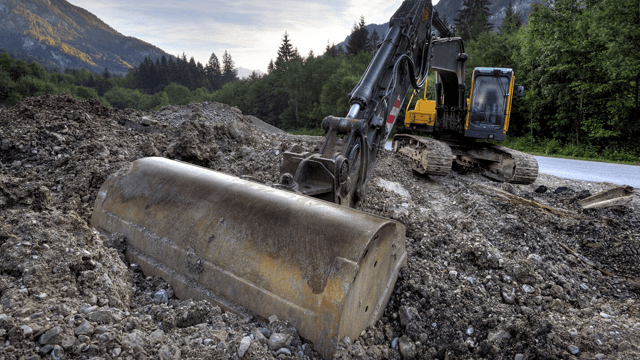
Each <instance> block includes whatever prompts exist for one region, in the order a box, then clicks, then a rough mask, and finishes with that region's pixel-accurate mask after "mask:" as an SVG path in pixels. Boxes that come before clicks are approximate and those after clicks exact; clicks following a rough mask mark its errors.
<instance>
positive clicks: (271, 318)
mask: <svg viewBox="0 0 640 360" xmlns="http://www.w3.org/2000/svg"><path fill="white" fill-rule="evenodd" d="M276 321H278V317H277V316H275V315H271V316H269V324H273V323H274V322H276Z"/></svg>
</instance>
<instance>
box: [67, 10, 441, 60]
mask: <svg viewBox="0 0 640 360" xmlns="http://www.w3.org/2000/svg"><path fill="white" fill-rule="evenodd" d="M68 1H69V2H70V3H71V4H73V5H76V6H79V7H81V8H83V9H86V10H88V11H89V12H91V13H93V14H94V15H96V16H97V17H99V18H100V19H101V20H102V21H104V22H105V23H107V24H108V25H109V26H111V27H112V28H114V29H115V30H116V31H118V32H119V33H121V34H123V35H125V36H133V37H135V38H138V39H140V40H143V41H145V42H147V43H150V44H152V45H155V46H157V47H159V48H160V49H162V50H164V51H165V52H167V53H169V54H172V55H179V54H180V55H181V54H182V53H183V52H184V53H185V54H186V55H187V58H191V57H192V56H193V57H194V58H195V60H196V61H199V62H201V63H202V64H203V65H205V64H206V63H207V61H208V60H209V57H210V56H211V53H215V54H216V56H217V57H218V59H219V60H220V61H222V55H223V54H224V52H225V50H226V51H228V52H229V53H230V54H231V57H232V59H233V61H234V62H235V65H236V67H243V68H247V69H250V70H261V71H263V72H266V70H267V66H268V65H269V61H270V60H271V59H274V60H275V58H276V56H277V51H278V47H279V46H280V44H281V43H282V38H283V36H284V33H285V32H287V33H288V35H289V39H290V40H291V43H292V44H293V46H295V47H297V48H298V51H299V52H300V54H301V55H303V56H307V55H308V54H309V51H311V50H313V52H314V53H315V54H316V55H320V54H322V53H324V50H325V48H326V46H327V41H329V42H331V43H335V44H338V43H340V42H342V41H343V40H344V38H345V37H346V36H348V35H349V34H350V33H351V28H352V27H353V25H354V23H355V22H357V21H358V20H359V18H360V16H364V19H365V22H366V23H367V24H371V23H374V24H383V23H386V22H388V21H389V18H391V15H393V13H394V12H395V10H396V9H397V8H398V7H399V6H400V4H401V3H402V1H401V0H340V1H336V0H266V1H247V0H212V1H204V0H189V1H187V0H110V1H104V0H68ZM437 2H438V1H437V0H435V1H433V4H434V5H435V4H436V3H437ZM380 35H381V36H383V34H380Z"/></svg>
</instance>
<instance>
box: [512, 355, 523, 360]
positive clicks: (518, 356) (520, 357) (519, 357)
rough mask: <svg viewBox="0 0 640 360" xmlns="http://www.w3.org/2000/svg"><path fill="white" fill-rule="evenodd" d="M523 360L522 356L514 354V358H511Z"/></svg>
mask: <svg viewBox="0 0 640 360" xmlns="http://www.w3.org/2000/svg"><path fill="white" fill-rule="evenodd" d="M523 359H524V355H523V354H516V356H515V357H514V358H513V360H523Z"/></svg>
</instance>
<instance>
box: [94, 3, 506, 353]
mask: <svg viewBox="0 0 640 360" xmlns="http://www.w3.org/2000/svg"><path fill="white" fill-rule="evenodd" d="M434 25H435V26H434ZM435 30H438V31H440V33H445V32H444V30H446V26H445V25H444V24H443V23H442V21H440V20H439V19H438V18H437V16H435V12H434V9H433V6H432V3H431V1H430V0H404V1H403V2H402V4H401V5H400V7H399V8H398V10H397V11H396V12H395V13H394V14H393V16H392V17H391V20H390V22H389V29H388V31H387V33H386V34H385V37H384V40H383V41H382V42H381V44H379V48H378V50H377V52H376V54H375V55H374V57H373V59H372V61H371V62H370V64H369V66H368V68H367V69H366V71H365V73H364V74H363V76H362V78H361V79H360V81H359V83H358V84H357V85H356V86H355V88H354V89H353V91H352V92H351V94H350V97H349V99H350V104H351V107H350V110H349V112H348V114H347V115H346V116H345V117H336V116H328V117H326V118H325V119H324V120H323V121H322V127H323V128H324V130H325V133H326V137H325V140H324V143H323V144H322V146H321V148H320V150H319V152H305V151H303V150H302V148H300V147H299V146H293V147H292V148H291V149H289V150H288V151H286V152H283V154H282V156H283V157H282V163H281V164H282V165H281V167H280V174H281V176H280V181H279V182H278V183H277V184H273V185H271V186H268V185H267V184H262V183H257V182H255V181H249V180H246V179H241V178H237V177H234V176H230V175H226V174H223V173H220V172H216V171H212V170H209V169H206V168H202V167H198V166H195V165H191V164H187V163H183V162H180V161H173V160H168V159H164V158H159V157H148V158H142V159H138V160H136V161H134V162H132V163H131V164H129V165H128V166H126V167H123V168H121V169H120V170H118V171H117V172H116V173H115V174H112V175H111V176H109V178H108V179H107V180H106V181H105V183H104V184H103V185H102V187H101V188H100V190H99V192H98V196H97V198H96V202H95V206H94V211H93V214H92V219H91V224H92V226H93V227H94V228H95V229H96V230H97V231H99V232H100V233H103V234H104V235H107V236H108V235H110V234H119V236H120V235H122V236H124V237H125V238H126V244H127V247H126V251H125V257H126V259H127V260H128V261H129V262H131V263H136V264H138V266H139V267H140V269H141V270H142V271H143V272H144V273H145V274H146V275H147V276H161V277H162V278H163V279H165V280H166V281H167V282H169V283H170V284H171V285H172V287H173V289H174V292H175V295H176V296H177V297H178V298H192V299H197V300H207V301H210V302H212V303H213V304H216V305H218V306H220V307H221V308H223V309H225V310H228V311H232V312H235V313H237V314H240V315H242V316H247V317H257V318H259V319H267V318H272V316H273V315H275V316H276V317H277V318H278V319H282V320H286V321H288V322H289V323H290V324H292V325H293V326H294V327H295V328H296V329H297V330H298V332H299V334H300V336H302V337H303V338H305V339H307V340H308V341H310V342H312V343H313V346H314V349H315V350H316V351H317V352H318V353H319V354H320V355H321V356H323V357H324V358H330V357H331V356H332V354H333V353H334V352H335V350H336V346H337V344H338V342H339V341H340V340H341V339H342V338H344V337H345V336H348V337H349V338H351V339H355V338H357V337H358V336H359V335H360V333H361V332H362V331H363V330H364V329H366V328H367V327H368V326H371V325H373V324H374V323H375V322H376V321H377V320H378V319H379V318H380V317H381V316H382V314H383V313H384V310H385V307H386V305H387V303H388V301H389V299H390V297H391V294H392V292H393V288H394V285H395V283H396V280H397V278H398V274H399V272H400V269H401V268H402V267H403V266H404V265H406V262H407V252H406V249H405V227H404V226H403V225H402V224H401V223H399V222H397V221H394V220H391V219H386V218H382V217H378V216H374V215H372V214H368V213H364V212H362V211H359V210H356V209H354V208H353V207H354V205H355V204H356V203H357V202H358V200H359V199H362V198H363V196H364V194H365V190H366V187H367V184H368V181H369V179H370V178H371V174H372V172H373V170H374V168H375V166H376V162H377V160H378V158H379V156H380V154H381V152H382V151H385V150H384V148H385V144H386V142H387V139H388V138H389V136H390V134H391V130H392V128H393V125H394V123H395V122H396V119H397V118H398V115H399V113H400V109H401V107H402V104H403V102H404V100H405V97H406V96H407V94H408V92H409V90H410V89H412V88H413V89H414V90H418V89H421V88H422V87H424V86H425V85H426V81H427V80H426V79H427V77H428V74H429V71H430V70H431V69H433V70H434V71H437V72H438V74H439V76H440V78H441V79H442V80H441V82H439V83H437V84H436V88H437V89H438V88H440V89H441V90H440V92H439V93H438V94H439V95H438V99H436V100H435V101H436V102H435V112H431V113H429V112H428V111H427V112H426V113H425V112H424V111H422V110H423V109H422V107H418V108H417V109H416V110H417V111H418V112H415V115H416V116H415V120H411V121H413V122H411V123H410V124H414V125H411V126H415V127H416V129H417V128H418V127H421V128H424V129H427V130H428V129H431V128H430V127H432V128H433V130H434V131H433V133H434V135H436V134H444V133H446V131H445V130H447V131H449V130H451V129H454V130H455V131H456V133H457V134H458V135H462V136H463V137H464V134H465V133H466V134H467V135H473V134H491V133H492V131H495V129H496V126H498V125H497V124H499V123H500V122H501V121H503V119H505V118H506V116H503V115H502V114H501V113H500V111H502V110H501V108H499V107H497V108H495V109H494V108H493V107H492V106H493V104H495V103H496V101H495V100H491V99H489V96H490V95H484V96H485V98H482V97H481V96H480V95H478V96H475V91H477V92H478V94H484V93H483V91H485V90H482V88H483V87H490V90H491V91H494V92H497V96H498V98H500V96H502V102H498V105H503V104H505V103H506V104H510V103H511V102H510V101H511V100H510V96H511V95H510V94H511V92H512V91H513V87H514V85H513V79H512V76H513V72H509V71H508V70H504V71H503V70H502V69H499V70H498V71H495V70H491V71H489V72H488V73H487V71H486V70H484V69H480V70H476V72H477V74H476V75H474V76H476V81H475V82H474V85H475V86H476V89H475V90H472V93H473V94H474V95H473V96H472V98H471V103H470V104H471V111H466V110H465V109H466V108H465V102H464V100H463V95H464V86H463V82H464V80H463V79H464V76H463V75H464V61H463V59H464V58H465V57H466V55H465V54H464V52H463V51H462V50H463V49H462V48H461V46H462V42H461V40H459V39H457V38H438V37H436V36H435ZM456 46H458V47H456ZM452 70H453V71H452ZM485 73H487V74H488V75H487V74H485ZM479 79H483V81H480V80H479ZM485 79H486V80H487V81H486V82H485V81H484V80H485ZM505 79H506V80H505ZM509 79H511V82H509V81H508V80H509ZM455 81H457V85H456V86H453V85H452V84H455ZM439 84H440V85H439ZM505 84H506V85H505ZM453 88H454V89H455V90H456V91H453V90H452V89H453ZM487 91H488V90H487ZM485 92H486V91H485ZM494 95H495V94H494ZM491 96H493V95H491ZM483 99H485V100H483ZM425 101H427V100H425ZM476 103H477V104H476ZM426 104H427V106H426V108H428V109H427V110H429V109H431V108H432V107H433V106H432V104H431V103H426ZM485 105H486V106H485ZM489 105H490V106H489ZM467 106H469V105H468V104H467ZM476 109H477V110H476ZM487 109H490V110H487ZM429 111H430V110H429ZM507 111H508V110H507ZM424 114H427V115H426V116H427V117H426V119H427V120H425V121H423V120H424ZM429 114H431V116H433V117H435V123H432V122H433V121H432V122H429V120H428V117H429V116H430V115H429ZM487 114H489V115H487ZM465 116H466V118H467V119H469V118H470V120H467V122H468V129H465V130H462V129H461V128H459V126H460V121H461V120H462V119H464V118H465ZM483 116H484V117H483ZM487 116H488V117H487ZM476 118H477V119H476ZM487 119H488V120H487ZM432 120H433V118H432ZM465 126H466V125H465ZM485 129H486V130H485ZM505 129H506V127H505ZM460 131H462V133H460ZM467 131H468V132H467ZM483 136H484V135H483ZM487 136H488V135H487ZM498 138H499V137H498ZM454 140H455V139H454ZM447 141H448V140H447ZM432 143H435V144H437V145H439V146H440V147H444V145H442V144H449V143H448V142H446V143H445V142H444V140H433V141H431V140H423V139H422V138H418V137H413V136H409V137H404V138H402V137H399V138H396V141H395V145H394V146H395V147H396V148H397V149H399V152H400V153H402V154H405V155H407V154H409V155H411V154H413V155H412V156H414V155H415V156H418V155H420V154H422V155H420V156H422V157H426V158H427V159H428V161H427V169H430V168H429V166H431V164H430V162H431V158H433V157H434V156H433V155H432V154H430V153H429V152H425V150H424V148H427V149H429V147H430V146H431V145H430V144H432ZM451 143H452V144H459V143H460V142H459V141H458V142H451ZM422 144H426V145H425V146H424V147H422V146H423V145H422ZM456 146H457V145H456ZM461 146H462V145H461ZM462 147H464V146H462ZM456 151H457V150H456ZM465 151H466V150H465ZM497 151H498V153H497V155H496V153H495V151H494V150H489V152H490V153H491V155H490V156H486V157H491V156H494V155H495V156H498V157H503V158H508V157H509V156H510V154H511V153H510V152H509V151H508V150H497ZM454 152H455V151H454ZM476 152H482V151H481V150H477V149H476ZM469 153H470V151H466V152H465V153H464V154H466V155H462V156H461V158H464V157H469V156H471V155H469ZM416 154H418V155H416ZM424 154H426V155H424ZM446 156H449V159H443V161H442V162H443V163H444V165H443V166H447V164H446V162H447V161H448V162H449V165H448V166H449V168H450V166H451V165H450V164H451V162H452V159H453V156H454V155H451V154H449V155H446ZM446 156H445V157H446ZM483 161H484V160H483ZM503 162H504V161H503ZM498 163H499V164H502V163H500V162H498ZM417 164H418V165H419V166H423V165H422V163H417ZM516 165H517V161H516ZM500 166H503V165H500ZM423 167H424V166H423ZM516 169H517V166H516ZM429 171H430V170H429ZM498 172H499V171H498Z"/></svg>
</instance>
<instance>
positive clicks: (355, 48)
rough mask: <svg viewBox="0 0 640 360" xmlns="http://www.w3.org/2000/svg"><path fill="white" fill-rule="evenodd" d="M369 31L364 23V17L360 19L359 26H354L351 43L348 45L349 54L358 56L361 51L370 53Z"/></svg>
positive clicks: (350, 36) (350, 38)
mask: <svg viewBox="0 0 640 360" xmlns="http://www.w3.org/2000/svg"><path fill="white" fill-rule="evenodd" d="M369 50H370V46H369V30H367V27H366V24H365V22H364V16H361V17H360V21H359V22H358V23H357V24H353V28H352V29H351V35H349V42H348V43H347V53H349V54H352V55H356V54H358V53H359V52H361V51H369Z"/></svg>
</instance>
